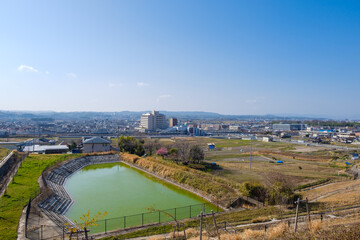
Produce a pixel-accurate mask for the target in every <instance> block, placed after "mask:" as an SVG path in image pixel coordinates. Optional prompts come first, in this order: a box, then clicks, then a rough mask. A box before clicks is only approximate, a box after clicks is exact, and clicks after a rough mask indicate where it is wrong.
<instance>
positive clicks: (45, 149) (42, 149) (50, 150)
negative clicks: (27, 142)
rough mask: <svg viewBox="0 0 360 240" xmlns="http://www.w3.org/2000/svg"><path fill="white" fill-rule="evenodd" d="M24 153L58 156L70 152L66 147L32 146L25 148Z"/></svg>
mask: <svg viewBox="0 0 360 240" xmlns="http://www.w3.org/2000/svg"><path fill="white" fill-rule="evenodd" d="M23 151H24V152H31V153H41V154H58V153H67V152H68V151H69V147H68V146H66V145H32V146H25V147H24V149H23Z"/></svg>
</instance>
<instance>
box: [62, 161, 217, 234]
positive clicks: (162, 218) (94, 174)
mask: <svg viewBox="0 0 360 240" xmlns="http://www.w3.org/2000/svg"><path fill="white" fill-rule="evenodd" d="M65 189H66V190H67V191H68V193H69V194H70V196H71V197H72V198H73V200H74V204H73V205H72V206H71V208H70V209H69V210H68V211H67V213H66V214H65V216H67V217H68V218H69V219H70V220H79V217H80V216H82V215H83V214H85V213H86V212H87V211H88V210H90V215H91V216H93V215H94V214H96V213H97V212H105V211H107V212H108V215H107V216H106V217H105V219H106V221H105V220H101V221H99V226H96V227H92V228H91V233H94V232H104V231H105V230H106V231H109V230H114V229H121V228H127V227H132V226H140V225H145V224H149V223H157V222H168V221H172V220H173V218H174V217H176V219H185V218H189V217H195V216H197V215H199V214H200V212H201V211H203V212H207V213H208V212H210V211H211V210H214V211H215V210H216V207H215V206H214V205H212V204H210V203H208V202H206V201H205V200H204V199H202V198H200V197H198V196H196V195H194V194H192V193H190V192H187V191H184V190H182V189H180V188H177V187H175V186H173V185H171V184H168V183H166V182H164V181H161V180H158V179H157V178H154V177H151V176H149V175H148V174H146V173H144V172H142V171H139V170H137V169H134V168H131V167H129V166H128V165H125V164H123V163H111V164H100V165H91V166H87V167H85V168H83V169H81V170H80V171H78V172H76V173H75V174H74V175H72V176H71V177H70V178H68V179H67V181H66V183H65ZM149 208H152V209H155V210H161V211H151V210H149ZM174 208H176V210H175V209H174ZM124 216H125V217H124Z"/></svg>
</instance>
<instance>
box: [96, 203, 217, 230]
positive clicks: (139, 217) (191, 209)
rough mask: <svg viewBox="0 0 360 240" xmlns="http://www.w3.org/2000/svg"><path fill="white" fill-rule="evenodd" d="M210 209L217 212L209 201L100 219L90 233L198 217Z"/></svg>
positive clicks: (209, 211)
mask: <svg viewBox="0 0 360 240" xmlns="http://www.w3.org/2000/svg"><path fill="white" fill-rule="evenodd" d="M211 210H213V211H216V212H217V211H218V210H219V208H218V207H216V206H214V205H212V204H210V203H202V204H196V205H189V206H185V207H178V208H171V209H166V210H154V211H152V212H147V213H140V214H136V215H130V216H123V217H116V218H109V219H104V220H100V221H98V222H97V223H98V226H93V227H91V228H90V231H91V233H98V232H105V233H107V232H108V231H112V230H119V229H126V228H132V227H140V226H145V225H151V224H159V223H166V222H171V221H178V220H183V219H188V218H194V217H198V216H199V215H200V213H201V212H203V213H211Z"/></svg>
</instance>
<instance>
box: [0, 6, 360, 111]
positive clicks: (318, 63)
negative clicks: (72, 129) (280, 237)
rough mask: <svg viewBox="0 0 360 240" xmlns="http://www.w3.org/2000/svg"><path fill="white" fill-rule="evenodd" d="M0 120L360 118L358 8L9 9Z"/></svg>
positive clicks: (0, 19) (2, 47) (2, 34)
mask: <svg viewBox="0 0 360 240" xmlns="http://www.w3.org/2000/svg"><path fill="white" fill-rule="evenodd" d="M0 29H1V30H0V55H1V56H2V57H1V58H0V82H1V86H2V89H3V91H2V93H1V94H0V110H25V111H47V110H53V111H57V112H63V111H65V112H71V111H99V112H102V111H106V112H114V111H116V112H118V111H124V110H130V111H143V110H146V109H148V110H152V109H159V110H172V111H204V112H216V113H220V114H231V115H265V114H274V115H283V114H289V115H291V114H294V115H319V116H333V117H335V116H336V117H341V118H354V116H359V115H360V113H359V112H357V106H358V104H359V103H360V100H359V99H358V97H357V94H358V93H357V92H358V91H357V89H358V88H359V87H360V81H359V76H360V69H359V67H358V66H359V64H360V54H359V53H360V44H359V43H360V3H359V2H357V1H341V2H340V1H316V2H314V1H291V2H289V1H271V2H270V1H256V2H255V1H228V2H227V4H224V2H220V1H196V2H192V1H182V2H168V1H152V2H140V1H101V2H97V1H76V2H73V1H52V2H47V1H39V2H29V1H16V2H15V1H5V2H3V3H2V7H1V8H0Z"/></svg>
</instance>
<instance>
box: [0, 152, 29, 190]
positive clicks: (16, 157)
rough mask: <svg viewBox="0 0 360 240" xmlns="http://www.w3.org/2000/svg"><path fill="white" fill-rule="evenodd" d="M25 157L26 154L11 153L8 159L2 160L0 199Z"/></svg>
mask: <svg viewBox="0 0 360 240" xmlns="http://www.w3.org/2000/svg"><path fill="white" fill-rule="evenodd" d="M25 157H26V155H25V154H20V153H18V152H16V151H11V152H10V153H9V154H8V155H7V156H6V157H4V158H3V159H1V160H0V197H1V196H2V195H3V194H4V192H5V190H6V188H7V186H8V185H9V183H10V182H11V180H12V179H13V177H14V175H15V174H16V172H17V170H18V168H19V166H20V164H21V162H22V160H24V158H25Z"/></svg>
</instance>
